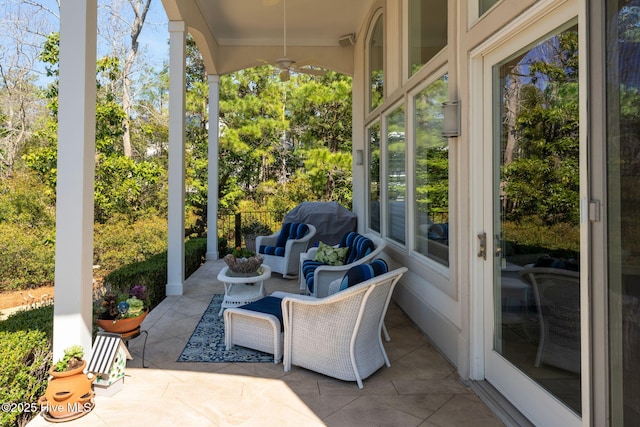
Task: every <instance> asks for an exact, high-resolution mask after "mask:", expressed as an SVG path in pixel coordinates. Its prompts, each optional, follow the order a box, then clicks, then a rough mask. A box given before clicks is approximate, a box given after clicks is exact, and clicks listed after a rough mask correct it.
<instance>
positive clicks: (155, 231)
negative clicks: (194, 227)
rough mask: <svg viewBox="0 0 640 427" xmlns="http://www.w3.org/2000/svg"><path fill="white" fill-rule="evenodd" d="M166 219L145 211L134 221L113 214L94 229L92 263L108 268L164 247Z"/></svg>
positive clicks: (134, 259)
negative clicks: (145, 214)
mask: <svg viewBox="0 0 640 427" xmlns="http://www.w3.org/2000/svg"><path fill="white" fill-rule="evenodd" d="M166 249H167V220H166V218H164V217H157V216H154V215H148V216H146V217H144V218H140V219H138V220H136V221H134V222H130V221H128V219H127V218H125V217H123V216H120V215H116V216H114V217H113V218H110V219H109V220H108V221H107V222H106V223H104V224H96V225H95V229H94V263H96V264H97V265H99V266H100V268H101V269H102V270H103V271H107V272H108V271H112V270H115V269H116V268H119V267H122V266H124V265H127V264H131V263H134V262H140V261H144V260H145V259H147V258H149V257H151V256H153V255H155V254H158V253H160V252H163V251H166Z"/></svg>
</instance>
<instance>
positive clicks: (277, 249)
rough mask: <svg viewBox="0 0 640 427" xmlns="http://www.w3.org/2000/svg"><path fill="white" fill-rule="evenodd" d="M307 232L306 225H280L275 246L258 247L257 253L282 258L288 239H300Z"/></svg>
mask: <svg viewBox="0 0 640 427" xmlns="http://www.w3.org/2000/svg"><path fill="white" fill-rule="evenodd" d="M308 232H309V226H308V225H307V224H301V223H297V222H289V223H286V224H282V229H281V230H280V234H279V235H278V240H277V241H276V245H275V246H265V245H260V247H259V248H258V253H261V254H265V255H277V256H284V250H285V246H286V245H287V240H288V239H301V238H303V237H304V236H305V235H306V234H307V233H308Z"/></svg>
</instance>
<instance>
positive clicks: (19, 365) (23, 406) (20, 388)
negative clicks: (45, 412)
mask: <svg viewBox="0 0 640 427" xmlns="http://www.w3.org/2000/svg"><path fill="white" fill-rule="evenodd" d="M3 323H4V322H3ZM0 366H2V369H0V402H2V403H9V404H15V405H16V406H15V407H13V408H11V407H9V408H8V409H10V410H3V411H0V425H2V426H22V425H26V423H27V422H28V421H29V420H30V419H31V418H33V417H34V416H36V415H37V414H38V412H39V411H38V409H39V405H37V402H38V398H39V397H40V396H42V395H44V392H45V390H46V388H47V379H48V376H49V375H48V371H49V367H50V366H51V350H50V345H49V342H48V340H47V338H46V333H45V332H43V331H38V330H31V331H16V332H4V331H3V332H0ZM18 405H20V406H18ZM3 409H4V408H3Z"/></svg>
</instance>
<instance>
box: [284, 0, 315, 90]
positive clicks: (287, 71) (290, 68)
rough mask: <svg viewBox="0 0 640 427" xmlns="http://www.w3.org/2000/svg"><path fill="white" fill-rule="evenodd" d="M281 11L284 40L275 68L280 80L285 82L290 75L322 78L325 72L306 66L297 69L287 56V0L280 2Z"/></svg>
mask: <svg viewBox="0 0 640 427" xmlns="http://www.w3.org/2000/svg"><path fill="white" fill-rule="evenodd" d="M282 10H283V15H284V16H283V22H284V25H283V28H284V39H283V44H282V46H283V51H284V52H283V56H282V57H281V58H279V59H277V60H276V62H275V66H276V67H278V69H279V70H280V80H281V81H283V82H286V81H288V80H289V78H291V73H292V72H296V73H305V74H310V75H313V76H324V75H325V74H326V73H327V71H326V70H323V69H319V68H310V67H307V66H304V67H297V66H296V61H295V60H294V59H293V58H290V57H288V56H287V0H283V2H282Z"/></svg>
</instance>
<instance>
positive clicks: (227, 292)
mask: <svg viewBox="0 0 640 427" xmlns="http://www.w3.org/2000/svg"><path fill="white" fill-rule="evenodd" d="M233 274H234V273H232V272H231V271H230V270H229V267H224V268H223V269H222V270H220V273H218V280H220V281H221V282H222V283H224V298H223V299H222V306H221V307H220V312H219V313H218V316H222V313H223V312H224V309H225V308H230V307H239V306H241V305H245V304H249V303H250V302H254V301H258V300H259V299H260V298H262V297H264V296H265V292H264V281H265V280H267V279H269V278H270V277H271V268H270V267H269V266H268V265H264V264H262V265H261V266H260V268H259V269H258V273H257V274H256V275H255V276H239V275H233Z"/></svg>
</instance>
